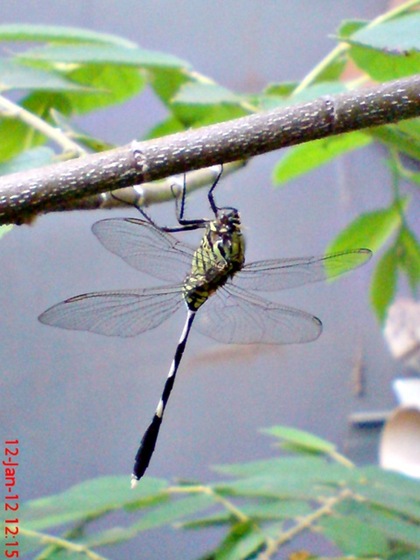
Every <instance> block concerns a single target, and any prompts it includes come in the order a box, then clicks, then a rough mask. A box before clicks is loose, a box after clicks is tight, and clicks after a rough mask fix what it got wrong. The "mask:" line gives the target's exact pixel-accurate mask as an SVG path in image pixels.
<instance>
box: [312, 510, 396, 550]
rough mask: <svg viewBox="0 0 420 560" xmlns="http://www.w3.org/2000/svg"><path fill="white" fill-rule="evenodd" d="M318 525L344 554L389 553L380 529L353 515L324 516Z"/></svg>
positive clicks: (386, 542)
mask: <svg viewBox="0 0 420 560" xmlns="http://www.w3.org/2000/svg"><path fill="white" fill-rule="evenodd" d="M320 527H321V528H322V532H323V534H324V535H325V536H326V537H327V538H328V539H329V540H331V541H332V542H334V543H335V544H336V545H337V546H338V547H339V548H340V550H341V551H343V552H344V554H348V555H351V556H358V557H359V556H380V557H384V556H386V555H387V554H388V553H389V545H388V539H387V538H386V537H385V536H384V534H383V533H382V531H380V530H379V529H376V528H374V527H371V526H370V525H368V524H367V523H365V522H363V521H360V520H359V519H357V518H355V517H351V516H343V517H324V519H322V520H321V522H320Z"/></svg>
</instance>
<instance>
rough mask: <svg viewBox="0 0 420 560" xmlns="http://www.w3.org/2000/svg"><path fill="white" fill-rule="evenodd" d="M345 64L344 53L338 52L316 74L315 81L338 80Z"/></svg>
mask: <svg viewBox="0 0 420 560" xmlns="http://www.w3.org/2000/svg"><path fill="white" fill-rule="evenodd" d="M346 65H347V57H346V55H345V54H344V53H340V55H339V56H337V57H336V58H334V59H333V60H331V62H330V63H329V64H327V66H325V68H323V70H322V72H320V73H319V74H318V75H317V77H316V81H315V83H319V82H333V81H335V80H338V79H339V78H340V76H341V74H342V73H343V70H344V69H345V67H346Z"/></svg>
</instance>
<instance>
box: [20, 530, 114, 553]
mask: <svg viewBox="0 0 420 560" xmlns="http://www.w3.org/2000/svg"><path fill="white" fill-rule="evenodd" d="M19 533H21V534H22V535H26V536H27V537H29V538H33V539H36V540H37V541H38V542H39V543H40V544H53V545H55V546H57V547H59V548H62V549H64V550H69V551H71V552H77V553H79V554H83V555H85V556H86V557H87V558H90V560H107V559H106V558H105V556H102V555H101V554H97V553H96V552H93V550H90V549H89V548H88V547H87V546H86V545H84V544H77V543H74V542H71V541H68V540H65V539H61V538H60V537H55V536H53V535H47V534H46V533H40V532H38V531H32V530H30V529H24V528H22V527H19Z"/></svg>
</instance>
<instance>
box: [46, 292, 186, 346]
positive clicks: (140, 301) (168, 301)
mask: <svg viewBox="0 0 420 560" xmlns="http://www.w3.org/2000/svg"><path fill="white" fill-rule="evenodd" d="M182 302H183V298H182V285H177V286H169V287H168V286H166V287H162V288H160V287H159V288H147V289H144V290H122V291H114V292H113V291H109V292H92V293H89V294H83V295H80V296H76V297H73V298H70V299H67V300H66V301H62V302H61V303H58V304H57V305H54V306H53V307H50V308H49V309H47V310H46V311H44V313H42V314H41V315H40V316H39V320H40V321H41V323H44V324H46V325H51V326H53V327H60V328H62V329H71V330H78V331H90V332H94V333H98V334H104V335H106V336H121V337H128V336H136V335H138V334H140V333H142V332H145V331H148V330H149V329H154V328H155V327H157V326H158V325H160V324H161V323H162V322H163V321H164V320H165V319H167V318H168V317H169V316H170V315H172V314H173V313H175V311H176V310H177V309H178V308H179V307H180V305H181V303H182Z"/></svg>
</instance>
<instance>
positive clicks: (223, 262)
mask: <svg viewBox="0 0 420 560" xmlns="http://www.w3.org/2000/svg"><path fill="white" fill-rule="evenodd" d="M244 263H245V238H244V236H243V235H242V231H241V219H240V216H239V212H238V211H237V210H236V209H235V208H229V207H226V208H218V210H217V213H216V218H215V219H214V220H212V221H210V222H208V224H207V226H206V231H205V233H204V235H203V238H202V240H201V243H200V246H199V247H198V249H197V250H196V251H195V253H194V256H193V260H192V265H191V272H190V273H189V275H188V276H187V277H186V279H185V282H184V288H183V296H184V299H185V302H186V304H187V307H188V308H189V309H190V310H191V311H197V309H198V308H199V307H201V306H202V305H203V303H204V302H205V301H206V300H207V299H208V298H209V297H210V296H211V295H212V294H213V293H214V292H215V291H216V290H217V289H218V288H220V286H223V285H224V284H225V283H226V281H227V280H228V279H229V278H231V277H232V276H233V275H234V274H236V273H237V272H238V271H239V270H241V268H242V267H243V265H244Z"/></svg>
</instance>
